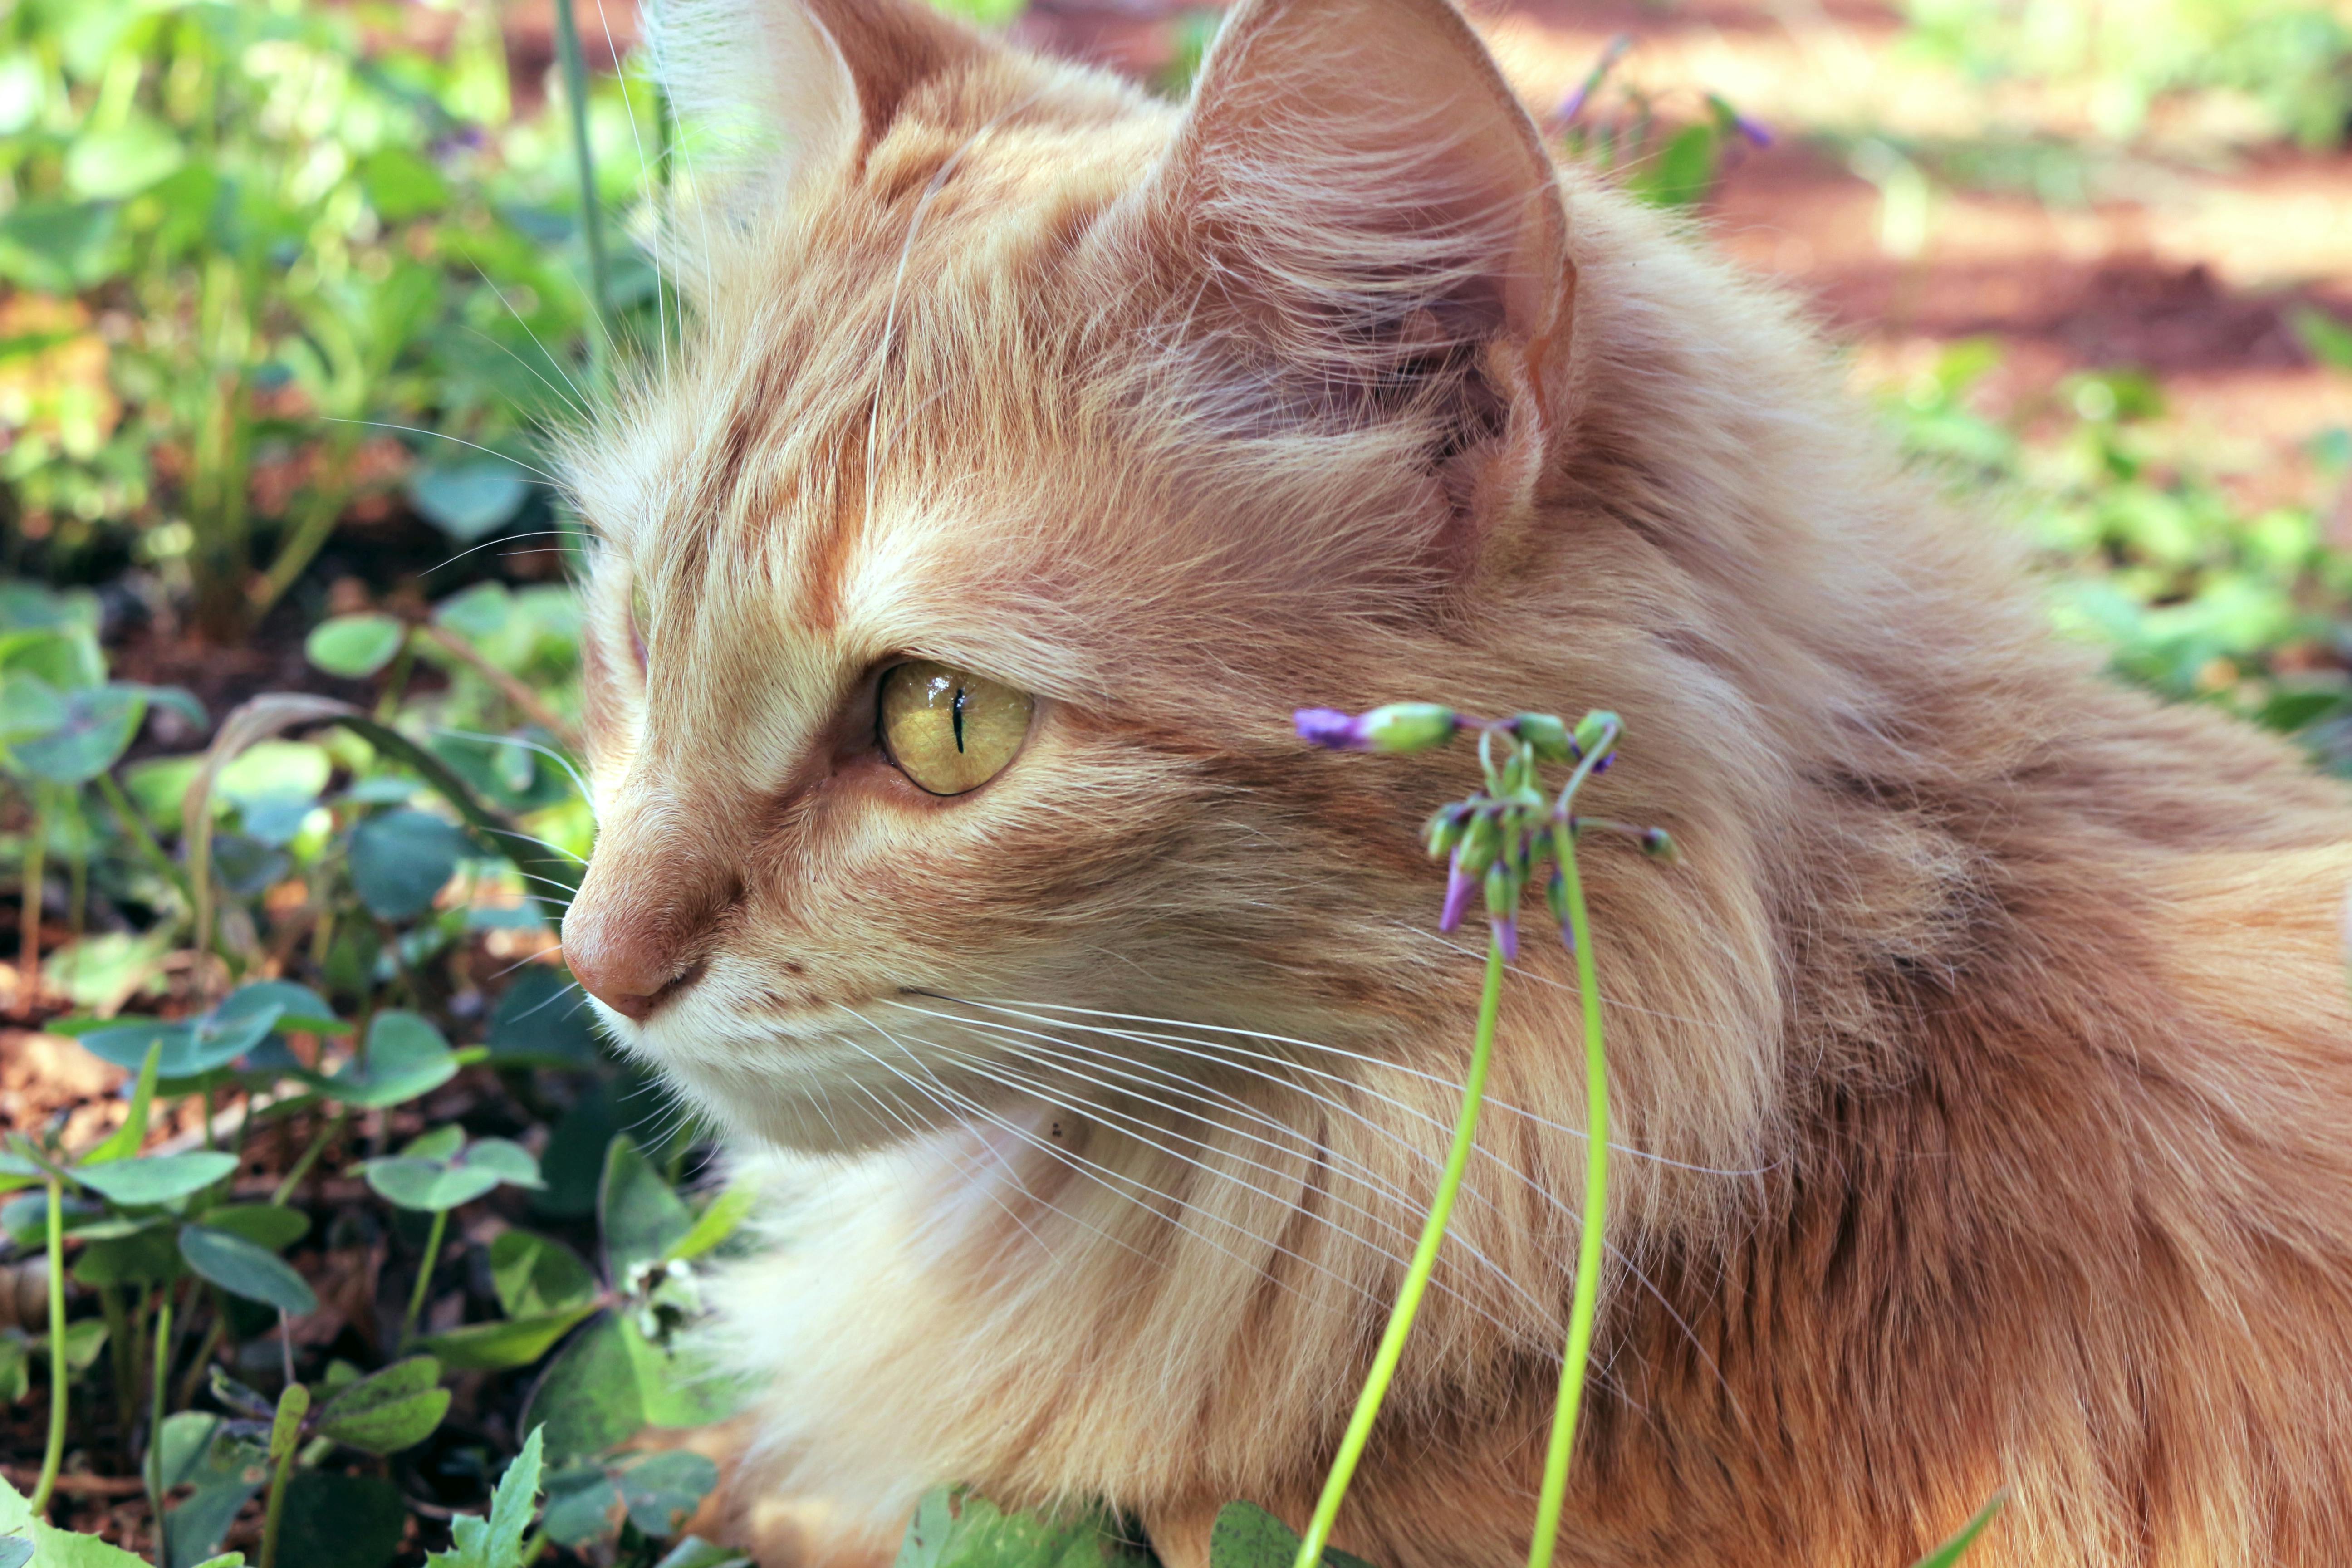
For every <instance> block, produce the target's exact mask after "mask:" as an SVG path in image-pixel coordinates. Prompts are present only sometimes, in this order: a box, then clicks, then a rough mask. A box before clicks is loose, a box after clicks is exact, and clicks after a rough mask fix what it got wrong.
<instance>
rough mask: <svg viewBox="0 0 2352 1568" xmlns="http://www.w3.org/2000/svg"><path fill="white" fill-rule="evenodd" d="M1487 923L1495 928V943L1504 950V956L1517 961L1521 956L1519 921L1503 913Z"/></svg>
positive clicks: (1514, 961)
mask: <svg viewBox="0 0 2352 1568" xmlns="http://www.w3.org/2000/svg"><path fill="white" fill-rule="evenodd" d="M1486 923H1487V924H1489V925H1491V926H1492V927H1494V928H1495V945H1496V947H1499V948H1501V949H1502V950H1503V956H1504V957H1505V958H1507V959H1508V960H1510V961H1511V962H1513V963H1517V961H1518V957H1519V922H1518V921H1517V920H1516V919H1514V918H1513V917H1511V916H1509V915H1503V916H1500V917H1499V918H1497V919H1495V920H1491V921H1487V922H1486Z"/></svg>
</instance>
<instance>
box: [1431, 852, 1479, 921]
mask: <svg viewBox="0 0 2352 1568" xmlns="http://www.w3.org/2000/svg"><path fill="white" fill-rule="evenodd" d="M1477 886H1478V879H1477V878H1476V877H1475V876H1473V875H1472V874H1471V873H1469V872H1467V871H1465V870H1464V869H1463V868H1462V856H1461V853H1460V851H1458V850H1457V851H1456V852H1455V853H1454V864H1453V866H1452V867H1451V868H1448V870H1447V871H1446V873H1445V907H1444V909H1442V910H1439V911H1438V913H1437V929H1438V930H1439V931H1452V930H1453V929H1454V927H1455V926H1458V925H1460V924H1461V923H1462V913H1463V911H1464V910H1467V909H1468V908H1469V907H1470V895H1471V893H1472V892H1473V891H1475V889H1476V888H1477Z"/></svg>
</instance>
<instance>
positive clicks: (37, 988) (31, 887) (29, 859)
mask: <svg viewBox="0 0 2352 1568" xmlns="http://www.w3.org/2000/svg"><path fill="white" fill-rule="evenodd" d="M48 852H49V790H48V786H47V784H35V785H34V786H33V823H32V826H31V828H30V829H29V830H28V832H27V836H26V839H25V862H24V867H25V869H24V877H25V904H24V913H23V915H22V916H21V917H20V918H21V919H22V920H23V921H24V928H23V929H24V941H23V943H22V945H21V946H20V947H19V948H18V950H17V951H18V956H17V960H16V974H17V981H16V984H17V987H18V989H19V990H20V992H21V993H22V994H23V997H24V1003H25V1005H26V1006H28V1007H29V1006H30V1005H32V1004H33V1003H34V1002H35V1001H37V999H38V998H39V996H40V994H41V883H42V881H43V880H44V879H46V878H47V875H48V865H47V858H48Z"/></svg>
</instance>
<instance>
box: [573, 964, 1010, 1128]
mask: <svg viewBox="0 0 2352 1568" xmlns="http://www.w3.org/2000/svg"><path fill="white" fill-rule="evenodd" d="M684 979H685V977H683V976H682V977H681V982H683V980H684ZM596 1005H597V1007H598V1010H599V1012H600V1014H601V1015H603V1016H604V1020H605V1023H606V1026H607V1029H608V1031H609V1033H610V1034H611V1036H612V1037H613V1038H614V1041H615V1042H616V1043H617V1044H618V1045H619V1046H620V1047H622V1048H623V1049H624V1050H625V1051H626V1052H628V1053H629V1054H630V1055H632V1056H634V1057H635V1058H638V1059H639V1060H641V1061H643V1062H645V1063H646V1065H647V1066H649V1067H652V1068H655V1069H656V1071H658V1072H659V1073H660V1074H661V1075H662V1077H663V1079H665V1080H666V1081H667V1082H668V1083H669V1084H670V1085H672V1086H673V1087H675V1088H676V1089H678V1090H679V1091H681V1092H682V1093H683V1094H684V1096H685V1097H686V1098H687V1099H688V1100H691V1101H692V1102H693V1103H694V1104H695V1105H696V1106H697V1107H698V1109H699V1110H701V1111H702V1112H703V1113H704V1114H705V1115H706V1116H707V1117H708V1118H709V1120H710V1121H713V1122H714V1123H716V1124H718V1125H719V1126H720V1127H722V1128H724V1129H726V1130H727V1131H729V1132H730V1133H731V1134H733V1135H735V1136H738V1137H741V1138H748V1139H751V1140H754V1141H756V1142H761V1143H765V1144H769V1145H772V1146H775V1147H779V1148H783V1149H788V1150H796V1151H800V1152H808V1153H819V1154H843V1153H854V1152H866V1151H870V1150H875V1149H879V1148H883V1147H887V1146H890V1145H894V1144H898V1143H903V1142H908V1141H911V1140H914V1139H918V1138H921V1137H924V1136H927V1135H929V1134H930V1133H932V1132H934V1131H938V1130H940V1128H943V1127H947V1126H950V1125H954V1124H958V1123H963V1124H968V1125H973V1126H984V1125H988V1124H990V1123H992V1121H994V1120H997V1119H1000V1118H1002V1117H1003V1116H1004V1115H1006V1114H1008V1112H1011V1111H1013V1110H1014V1109H1015V1108H1016V1107H1018V1106H1020V1105H1024V1104H1027V1103H1030V1102H1032V1101H1034V1099H1035V1098H1036V1096H1035V1094H1034V1092H1033V1090H1034V1089H1035V1088H1037V1087H1042V1086H1038V1085H1033V1083H1032V1082H1031V1077H1030V1069H1026V1068H1024V1065H1023V1064H1022V1063H1020V1062H1019V1061H1018V1060H1016V1059H1013V1054H1012V1053H1009V1052H1008V1051H1007V1050H1006V1049H1005V1048H1004V1041H1003V1038H1002V1037H996V1036H992V1035H991V1034H990V1033H989V1032H988V1031H987V1030H985V1029H983V1028H982V1027H979V1026H974V1025H973V1024H972V1023H971V1022H970V1021H969V1020H967V1019H963V1018H961V1017H959V1016H956V1011H955V1010H956V1009H957V1008H958V1007H959V1006H960V1004H958V1003H957V1002H956V1001H955V999H953V998H951V997H949V996H946V995H943V994H940V993H937V992H932V991H927V990H924V989H921V988H918V987H894V988H891V989H888V990H882V991H876V992H871V993H867V994H862V995H860V996H859V997H857V998H856V999H854V1000H849V999H841V998H828V997H824V996H820V995H818V994H814V993H813V992H811V993H788V992H781V991H779V990H777V989H775V988H773V987H771V986H766V985H753V984H745V983H743V982H742V981H740V980H739V979H737V978H735V977H733V976H730V974H728V973H726V970H725V968H724V966H714V967H711V968H709V969H706V971H705V972H704V973H701V974H700V975H698V976H697V977H696V978H695V983H693V984H683V983H681V984H678V985H677V987H676V989H675V994H672V995H670V996H668V997H667V999H666V1000H665V1002H664V1003H663V1005H660V1006H658V1007H656V1008H653V1009H651V1010H649V1011H648V1014H647V1016H646V1017H644V1018H642V1019H635V1018H630V1017H628V1016H625V1015H624V1014H622V1013H620V1012H619V1011H618V1010H616V1009H614V1008H613V1007H611V1006H610V1005H606V1004H604V1003H602V1002H598V1003H596Z"/></svg>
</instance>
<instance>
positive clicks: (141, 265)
mask: <svg viewBox="0 0 2352 1568" xmlns="http://www.w3.org/2000/svg"><path fill="white" fill-rule="evenodd" d="M0 37H5V39H6V41H7V44H8V46H9V49H8V53H7V56H6V61H7V63H6V66H5V70H0V182H5V187H0V188H5V191H6V192H7V195H6V197H5V200H0V206H5V210H0V280H5V282H6V283H8V284H10V285H12V286H13V287H14V288H15V289H18V290H23V291H24V292H23V293H21V294H19V295H18V296H16V299H14V300H10V301H9V303H8V304H7V306H6V307H5V309H0V366H5V367H6V368H9V369H11V370H12V371H16V372H18V373H21V374H26V375H28V376H29V377H30V379H31V381H32V384H34V385H35V386H36V387H37V388H39V389H41V395H40V399H39V401H38V404H37V407H38V409H39V410H40V411H42V412H40V413H39V416H38V417H37V418H35V419H34V420H33V421H32V422H31V423H28V424H27V425H26V426H24V428H23V429H22V430H21V431H20V432H19V433H18V438H17V439H16V441H15V442H14V443H13V445H11V446H9V447H8V448H7V450H6V451H5V456H0V484H5V487H6V490H7V493H8V499H9V500H10V501H11V502H12V503H13V507H12V510H13V511H14V513H15V517H14V519H13V521H12V527H11V530H10V536H9V537H10V543H9V547H8V548H9V552H10V556H11V559H12V560H13V559H14V557H15V556H16V552H18V551H19V550H21V549H22V548H23V547H24V546H25V545H26V544H36V543H37V544H38V545H39V547H40V548H41V549H42V550H43V551H44V552H46V554H47V560H48V562H49V563H50V569H51V570H52V571H58V570H60V569H62V568H65V567H67V566H69V565H70V564H71V563H73V562H74V561H75V560H77V559H81V558H87V557H90V556H92V555H93V554H94V553H97V552H104V551H106V550H109V549H111V548H116V547H119V546H120V545H121V543H124V542H130V543H131V544H133V545H134V546H135V549H136V551H137V553H138V554H139V555H140V556H141V557H142V559H143V560H145V561H146V562H147V563H150V564H151V565H152V566H153V567H154V568H155V569H156V570H157V571H159V572H161V573H163V574H165V576H166V577H167V578H168V579H173V580H178V581H181V582H184V584H186V586H187V588H188V590H189V592H190V593H191V594H192V595H193V597H194V605H195V609H196V612H197V615H198V616H199V619H200V620H201V622H202V624H203V625H204V626H205V628H206V629H207V630H208V631H209V632H210V633H211V634H212V635H213V636H214V637H216V638H223V639H226V638H231V637H236V635H238V634H239V633H240V632H242V631H243V630H244V629H245V628H246V627H247V626H250V625H252V624H253V623H254V622H255V621H256V620H257V618H258V617H259V616H260V615H262V614H263V613H264V612H266V611H267V610H268V608H269V607H270V606H271V605H273V604H275V603H276V602H277V601H278V600H279V599H280V598H281V597H282V596H283V595H286V594H287V593H288V592H289V590H290V589H291V588H292V587H293V585H294V584H295V583H296V582H297V581H298V580H299V578H300V576H301V574H302V572H303V570H304V569H305V567H306V566H307V565H308V564H309V563H310V561H311V559H312V558H313V557H314V556H315V555H316V553H317V552H318V551H319V550H320V547H321V546H322V545H323V544H324V542H326V540H327V539H328V537H329V536H330V534H331V531H333V529H334V527H335V526H336V524H337V522H338V521H339V520H340V519H341V517H342V515H343V514H344V513H345V511H346V510H347V509H348V508H349V507H350V506H351V505H352V503H354V502H355V501H359V500H364V499H366V498H367V497H368V496H369V495H370V494H372V493H375V492H382V491H384V490H387V489H398V490H399V491H400V492H401V494H402V495H403V496H404V500H406V502H407V504H408V505H409V506H410V507H411V508H412V509H413V510H415V511H417V512H418V513H420V514H421V515H423V516H425V517H426V518H427V519H429V520H430V521H434V522H436V523H437V524H439V525H440V526H441V527H443V528H444V529H446V531H449V532H450V533H451V534H452V535H453V536H455V537H457V538H459V539H460V540H461V542H468V543H470V542H473V541H475V540H477V539H479V538H482V537H484V536H486V535H487V534H488V533H489V532H491V531H495V530H498V529H499V528H503V527H505V526H507V525H508V524H509V523H510V522H512V521H514V520H515V518H516V517H517V516H518V515H519V513H520V511H521V510H522V508H523V507H524V506H525V505H526V504H528V503H529V502H530V499H531V496H532V494H533V492H534V487H535V481H536V479H538V478H539V477H540V475H539V473H538V469H537V467H536V458H537V457H538V453H539V431H540V430H541V427H542V426H544V425H545V424H546V423H547V422H548V420H549V419H550V418H551V416H553V415H554V414H556V413H557V412H558V411H560V410H562V409H563V408H564V407H565V406H566V405H572V404H576V403H578V402H579V401H580V398H581V394H580V391H579V389H578V388H577V386H576V385H575V384H574V382H575V372H576V371H577V370H578V369H580V368H581V367H583V366H584V364H585V363H586V362H587V359H588V358H589V352H588V351H589V347H590V345H592V344H602V343H603V342H605V341H606V340H607V339H608V338H610V337H611V336H613V335H614V333H624V334H636V335H640V336H645V337H650V336H651V335H652V334H653V333H654V332H655V331H658V319H659V318H660V316H661V314H662V307H661V304H660V301H659V300H658V298H657V295H658V287H657V285H656V284H655V282H654V280H653V276H652V273H651V270H650V268H649V266H648V265H647V263H646V260H645V258H642V257H639V256H637V255H636V254H635V252H634V251H632V252H631V253H630V254H628V255H626V256H613V257H608V256H607V255H606V249H605V247H604V244H603V241H602V234H603V223H602V216H603V209H604V207H605V206H606V205H612V204H616V203H621V202H625V201H627V200H629V199H631V198H632V196H633V195H634V194H635V193H633V192H632V191H631V189H630V188H629V187H630V186H631V184H634V183H635V164H634V163H621V162H620V161H618V160H614V159H610V158H608V159H606V160H604V164H603V167H604V174H603V175H602V176H599V175H598V174H597V169H598V167H599V164H598V161H597V160H595V159H594V158H593V155H592V153H591V152H590V148H591V146H592V143H594V142H603V143H604V144H605V145H607V146H608V147H612V148H615V149H617V148H618V147H619V146H623V145H626V144H628V143H629V141H630V138H631V134H632V131H631V127H632V123H633V121H635V120H636V119H642V118H645V117H646V115H648V114H649V113H652V112H653V107H652V105H651V104H650V102H649V101H641V100H646V98H647V95H646V91H645V89H643V87H642V85H641V84H634V83H627V82H622V81H617V80H611V79H607V80H604V81H601V82H591V81H590V80H588V79H586V78H585V76H584V74H583V73H580V72H577V71H575V72H574V73H572V75H571V76H570V77H569V78H568V79H567V81H568V85H567V94H568V97H569V99H570V100H571V101H570V102H569V103H568V104H567V105H566V109H567V111H568V112H567V116H566V118H568V119H569V121H571V130H572V132H573V133H572V135H571V136H569V137H564V136H553V137H551V136H549V135H547V134H545V132H543V130H542V129H541V126H540V125H539V124H538V123H537V122H535V121H515V120H513V119H512V117H511V116H510V113H509V107H508V104H509V90H508V84H507V80H506V62H505V56H504V49H503V46H502V42H501V40H500V38H499V34H498V28H497V19H496V15H495V13H494V12H492V11H491V10H489V9H488V7H485V6H479V5H467V6H466V7H463V8H462V21H461V25H460V26H459V28H458V30H457V37H456V39H455V40H454V42H453V44H452V46H451V47H449V48H448V49H447V50H446V52H443V53H440V54H427V53H423V52H417V51H410V50H403V49H399V48H389V47H383V45H382V44H380V43H379V44H376V45H373V46H372V47H365V48H363V47H362V43H361V35H360V32H359V21H358V18H357V17H355V16H352V14H350V13H348V12H346V11H344V10H341V9H339V8H336V7H331V6H325V5H287V6H278V7H271V8H267V9H264V10H255V9H252V8H249V7H246V8H240V7H235V6H221V5H205V6H195V7H180V8H167V9H164V10H161V11H159V10H156V9H153V8H152V7H145V6H142V5H137V4H135V3H134V0H95V3H94V4H89V5H79V4H77V5H68V4H65V3H64V0H27V4H26V5H19V6H17V7H16V8H14V9H13V10H12V11H11V12H10V13H9V15H8V16H7V18H6V19H5V22H0ZM566 37H572V34H571V33H570V32H567V33H566ZM574 44H575V46H576V38H575V39H574ZM572 55H573V57H575V58H576V55H577V49H576V47H573V49H572ZM575 174H577V175H578V176H580V177H578V178H575V177H574V175H575ZM583 179H584V180H585V181H586V182H587V183H586V184H584V185H583ZM575 260H581V261H583V262H584V263H585V264H586V265H584V266H580V267H575V265H574V263H575ZM581 277H589V278H592V279H593V287H590V288H583V285H582V283H581V282H580V281H578V280H577V279H579V278H581ZM592 319H593V321H595V322H596V323H597V324H596V325H595V327H594V329H593V330H592ZM599 352H601V350H600V351H599ZM387 432H390V433H395V434H400V435H404V436H406V437H410V438H411V441H412V445H411V446H409V447H404V446H403V445H401V444H400V443H399V442H396V441H393V440H391V439H390V437H389V436H388V435H387ZM126 534H131V535H135V537H133V538H131V539H128V540H126V539H125V538H124V536H125V535H126ZM5 564H6V563H0V567H5Z"/></svg>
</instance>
